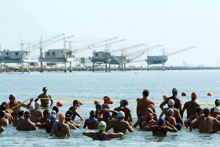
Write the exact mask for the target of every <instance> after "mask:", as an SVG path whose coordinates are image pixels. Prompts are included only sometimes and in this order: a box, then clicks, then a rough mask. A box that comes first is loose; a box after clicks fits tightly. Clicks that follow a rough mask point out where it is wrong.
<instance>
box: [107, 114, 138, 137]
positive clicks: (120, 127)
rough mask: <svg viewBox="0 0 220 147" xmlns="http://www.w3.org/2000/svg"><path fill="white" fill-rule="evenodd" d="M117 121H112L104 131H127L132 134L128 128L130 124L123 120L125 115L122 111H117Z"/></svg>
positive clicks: (130, 128) (131, 129) (131, 130)
mask: <svg viewBox="0 0 220 147" xmlns="http://www.w3.org/2000/svg"><path fill="white" fill-rule="evenodd" d="M117 117H118V119H117V120H113V121H112V122H110V123H109V125H108V126H107V129H106V131H108V130H110V129H111V128H113V130H114V133H118V132H122V133H124V134H125V133H126V131H127V130H128V131H129V132H134V130H133V128H132V127H131V126H130V124H129V123H128V122H127V121H125V120H124V118H125V113H124V112H123V111H119V112H118V114H117Z"/></svg>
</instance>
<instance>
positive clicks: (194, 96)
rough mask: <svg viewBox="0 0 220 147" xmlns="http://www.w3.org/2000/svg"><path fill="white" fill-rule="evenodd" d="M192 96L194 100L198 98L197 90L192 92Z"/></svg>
mask: <svg viewBox="0 0 220 147" xmlns="http://www.w3.org/2000/svg"><path fill="white" fill-rule="evenodd" d="M191 98H192V100H196V98H197V94H196V92H193V93H192V94H191Z"/></svg>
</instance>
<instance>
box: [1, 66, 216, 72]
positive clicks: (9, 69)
mask: <svg viewBox="0 0 220 147" xmlns="http://www.w3.org/2000/svg"><path fill="white" fill-rule="evenodd" d="M71 70H72V72H74V71H91V72H92V71H93V70H92V68H91V67H72V68H71ZM150 70H153V71H161V70H162V68H161V67H156V66H153V67H150ZM165 70H220V67H173V66H167V67H165ZM39 71H40V67H30V68H27V67H24V68H19V67H17V68H16V67H7V68H6V67H2V68H1V70H0V72H39ZM43 71H44V72H56V71H59V72H60V71H64V68H63V67H44V68H43ZM69 71H70V70H69V68H67V71H66V72H69ZM95 71H105V68H102V67H100V68H95ZM111 71H121V70H120V69H119V68H115V67H112V68H111ZM126 71H148V69H147V68H146V67H128V68H127V69H126Z"/></svg>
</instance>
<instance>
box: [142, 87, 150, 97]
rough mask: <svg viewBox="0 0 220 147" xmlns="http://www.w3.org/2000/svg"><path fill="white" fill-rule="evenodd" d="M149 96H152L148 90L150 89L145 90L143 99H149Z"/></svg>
mask: <svg viewBox="0 0 220 147" xmlns="http://www.w3.org/2000/svg"><path fill="white" fill-rule="evenodd" d="M149 94H150V92H149V90H148V89H144V91H143V93H142V95H143V97H144V98H145V97H148V96H149Z"/></svg>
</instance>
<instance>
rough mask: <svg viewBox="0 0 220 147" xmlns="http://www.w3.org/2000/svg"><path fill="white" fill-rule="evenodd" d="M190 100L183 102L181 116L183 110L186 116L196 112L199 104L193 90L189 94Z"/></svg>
mask: <svg viewBox="0 0 220 147" xmlns="http://www.w3.org/2000/svg"><path fill="white" fill-rule="evenodd" d="M191 98H192V100H191V101H188V102H186V103H185V104H184V106H183V110H182V112H181V116H182V117H183V114H184V111H185V110H187V118H189V117H190V116H192V115H194V114H196V110H197V108H198V107H200V105H199V104H198V103H197V102H196V98H197V94H196V93H195V92H193V93H192V95H191Z"/></svg>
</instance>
